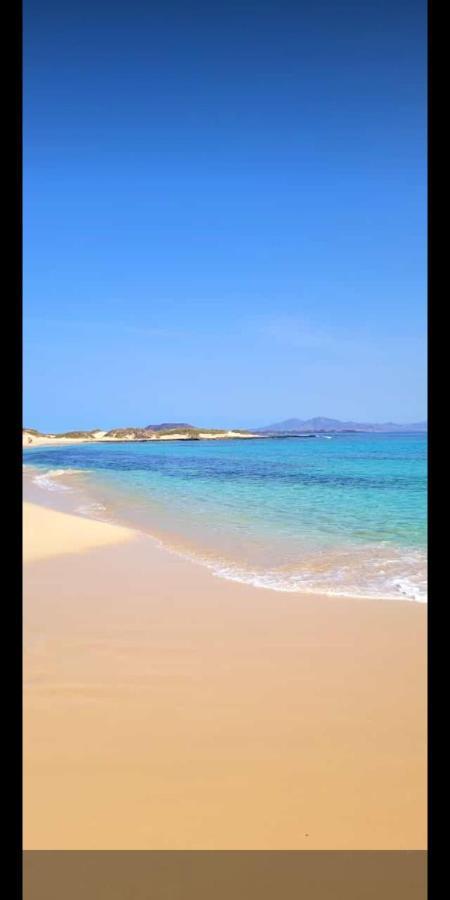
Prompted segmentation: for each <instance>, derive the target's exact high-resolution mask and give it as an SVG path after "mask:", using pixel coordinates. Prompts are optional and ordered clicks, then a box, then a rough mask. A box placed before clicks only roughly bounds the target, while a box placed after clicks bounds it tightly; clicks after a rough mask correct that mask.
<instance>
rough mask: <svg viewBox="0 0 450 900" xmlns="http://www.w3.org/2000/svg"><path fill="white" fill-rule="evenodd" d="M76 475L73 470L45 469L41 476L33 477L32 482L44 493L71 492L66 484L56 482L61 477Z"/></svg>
mask: <svg viewBox="0 0 450 900" xmlns="http://www.w3.org/2000/svg"><path fill="white" fill-rule="evenodd" d="M73 474H78V473H77V472H76V470H74V469H47V470H46V471H45V472H42V474H39V475H34V477H33V479H32V481H33V484H36V485H37V486H38V487H40V488H42V489H43V490H46V491H57V492H60V491H71V490H72V488H71V487H69V485H67V484H63V483H61V482H58V481H56V480H55V479H57V478H60V477H61V476H63V475H73Z"/></svg>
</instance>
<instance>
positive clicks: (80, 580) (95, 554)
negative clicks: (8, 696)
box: [24, 503, 426, 849]
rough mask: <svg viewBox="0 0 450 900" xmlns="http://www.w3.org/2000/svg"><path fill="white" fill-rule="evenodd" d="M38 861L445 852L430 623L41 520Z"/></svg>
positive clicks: (79, 523)
mask: <svg viewBox="0 0 450 900" xmlns="http://www.w3.org/2000/svg"><path fill="white" fill-rule="evenodd" d="M24 558H25V573H24V684H25V687H24V792H25V802H24V830H25V840H24V844H25V848H27V849H150V848H154V849H169V848H170V849H200V848H202V849H265V848H270V849H298V848H300V849H419V848H424V847H425V846H426V607H424V606H422V605H420V604H417V603H410V602H392V601H385V602H382V601H364V600H350V599H348V600H347V599H341V598H327V597H320V596H307V595H301V594H294V593H280V592H276V591H270V590H261V589H257V588H254V587H250V586H247V585H243V584H237V583H233V582H230V581H225V580H222V579H220V578H217V577H214V576H213V575H212V574H211V572H209V571H207V570H206V569H203V568H201V567H200V566H198V565H195V564H194V563H191V562H189V561H186V560H184V559H181V558H180V557H177V556H176V555H175V554H173V553H171V552H170V551H168V550H165V549H164V548H162V547H160V546H159V545H158V544H157V543H156V542H154V541H152V540H151V539H150V538H148V537H146V536H143V535H140V534H138V533H135V532H133V531H131V530H129V529H125V528H119V527H117V526H113V525H107V524H104V523H101V522H95V521H90V520H88V519H86V518H82V517H80V516H75V515H69V514H66V513H62V512H57V511H55V510H52V509H48V508H44V507H41V506H39V505H37V504H34V503H33V504H30V503H26V504H25V517H24Z"/></svg>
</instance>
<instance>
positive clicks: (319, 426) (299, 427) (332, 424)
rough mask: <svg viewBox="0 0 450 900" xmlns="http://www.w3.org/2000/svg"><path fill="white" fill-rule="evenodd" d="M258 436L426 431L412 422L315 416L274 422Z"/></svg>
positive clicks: (421, 423) (259, 429) (425, 428)
mask: <svg viewBox="0 0 450 900" xmlns="http://www.w3.org/2000/svg"><path fill="white" fill-rule="evenodd" d="M256 431H257V432H259V433H260V434H261V433H263V434H272V433H275V434H277V433H279V432H283V433H292V432H296V433H299V432H300V433H303V432H311V431H335V432H340V431H365V432H378V433H381V434H383V433H384V434H388V433H396V432H409V431H421V432H424V431H427V423H426V422H412V423H410V424H406V425H398V424H396V423H395V422H382V423H374V422H342V421H341V420H340V419H329V418H327V417H326V416H316V417H315V418H312V419H284V420H283V421H282V422H274V423H273V424H272V425H265V426H264V427H262V428H257V429H256Z"/></svg>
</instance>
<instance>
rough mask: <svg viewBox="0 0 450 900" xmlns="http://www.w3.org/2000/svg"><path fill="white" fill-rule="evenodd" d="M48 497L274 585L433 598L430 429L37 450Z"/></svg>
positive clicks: (239, 576)
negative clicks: (429, 582)
mask: <svg viewBox="0 0 450 900" xmlns="http://www.w3.org/2000/svg"><path fill="white" fill-rule="evenodd" d="M24 462H25V464H26V467H27V477H29V478H30V479H31V480H32V481H33V483H34V485H35V487H36V488H40V489H42V497H44V495H45V496H46V500H45V502H52V498H53V500H56V499H57V495H60V496H62V495H63V494H64V496H65V501H66V503H69V505H70V508H72V510H73V511H75V512H77V513H78V514H80V515H87V516H91V517H94V518H101V519H107V520H112V521H117V522H122V523H126V524H130V525H133V526H135V527H138V528H139V529H141V530H144V531H147V532H149V533H150V534H152V535H154V536H156V537H158V538H159V539H161V540H162V541H163V542H164V543H166V544H167V545H169V546H171V547H172V548H173V549H174V550H175V551H176V552H178V553H182V554H185V555H188V556H190V557H192V558H194V559H195V560H197V561H198V562H199V563H202V564H204V565H207V566H208V567H209V568H211V569H212V570H213V571H214V572H215V573H216V574H217V575H219V576H221V577H225V578H231V579H235V580H238V581H244V582H248V583H252V584H255V585H257V586H259V587H262V588H270V589H273V590H283V591H298V592H317V593H323V592H326V593H329V594H335V595H351V596H358V597H367V598H370V597H385V598H387V599H410V600H418V601H424V600H425V599H426V523H427V509H426V497H427V495H426V486H427V482H426V475H427V442H426V435H422V434H403V435H376V434H375V435H372V434H370V435H369V434H348V435H335V436H329V437H325V436H318V437H315V438H286V439H277V440H270V439H269V440H267V439H261V440H228V441H227V440H220V441H217V440H215V441H177V442H151V443H149V442H147V443H130V444H125V443H117V444H114V443H111V444H79V445H67V446H57V447H35V448H32V449H30V450H25V451H24Z"/></svg>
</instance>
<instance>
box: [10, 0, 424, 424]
mask: <svg viewBox="0 0 450 900" xmlns="http://www.w3.org/2000/svg"><path fill="white" fill-rule="evenodd" d="M24 19H25V22H24V421H25V424H26V425H28V426H34V427H36V428H39V429H42V430H64V429H69V428H92V427H97V426H99V427H100V426H102V427H113V426H118V425H146V424H147V423H149V422H156V421H158V420H164V421H167V420H182V421H188V422H192V423H194V424H203V425H211V426H214V425H216V426H222V425H236V426H245V425H249V426H251V425H263V424H266V423H268V422H272V421H275V420H279V419H283V418H286V417H290V416H299V417H301V418H307V417H309V416H314V415H326V416H332V417H337V418H346V419H347V418H352V419H357V420H364V421H369V420H370V421H385V420H388V419H390V420H394V421H399V422H408V421H414V420H419V419H423V418H426V356H425V353H426V346H425V334H426V3H425V0H421V2H416V0H391V2H389V3H388V2H385V0H367V2H361V0H359V2H354V0H351V2H347V0H334V2H332V0H314V2H311V0H297V2H285V0H259V2H252V3H250V2H239V3H238V2H234V0H227V2H221V0H214V2H208V3H201V2H197V3H195V2H194V3H190V2H189V0H184V2H181V0H180V2H171V0H158V2H156V0H155V2H152V0H127V2H125V0H123V2H121V3H119V2H114V0H110V2H103V0H102V2H100V0H90V2H87V0H76V2H75V0H65V2H57V3H56V2H48V0H25V4H24Z"/></svg>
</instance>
